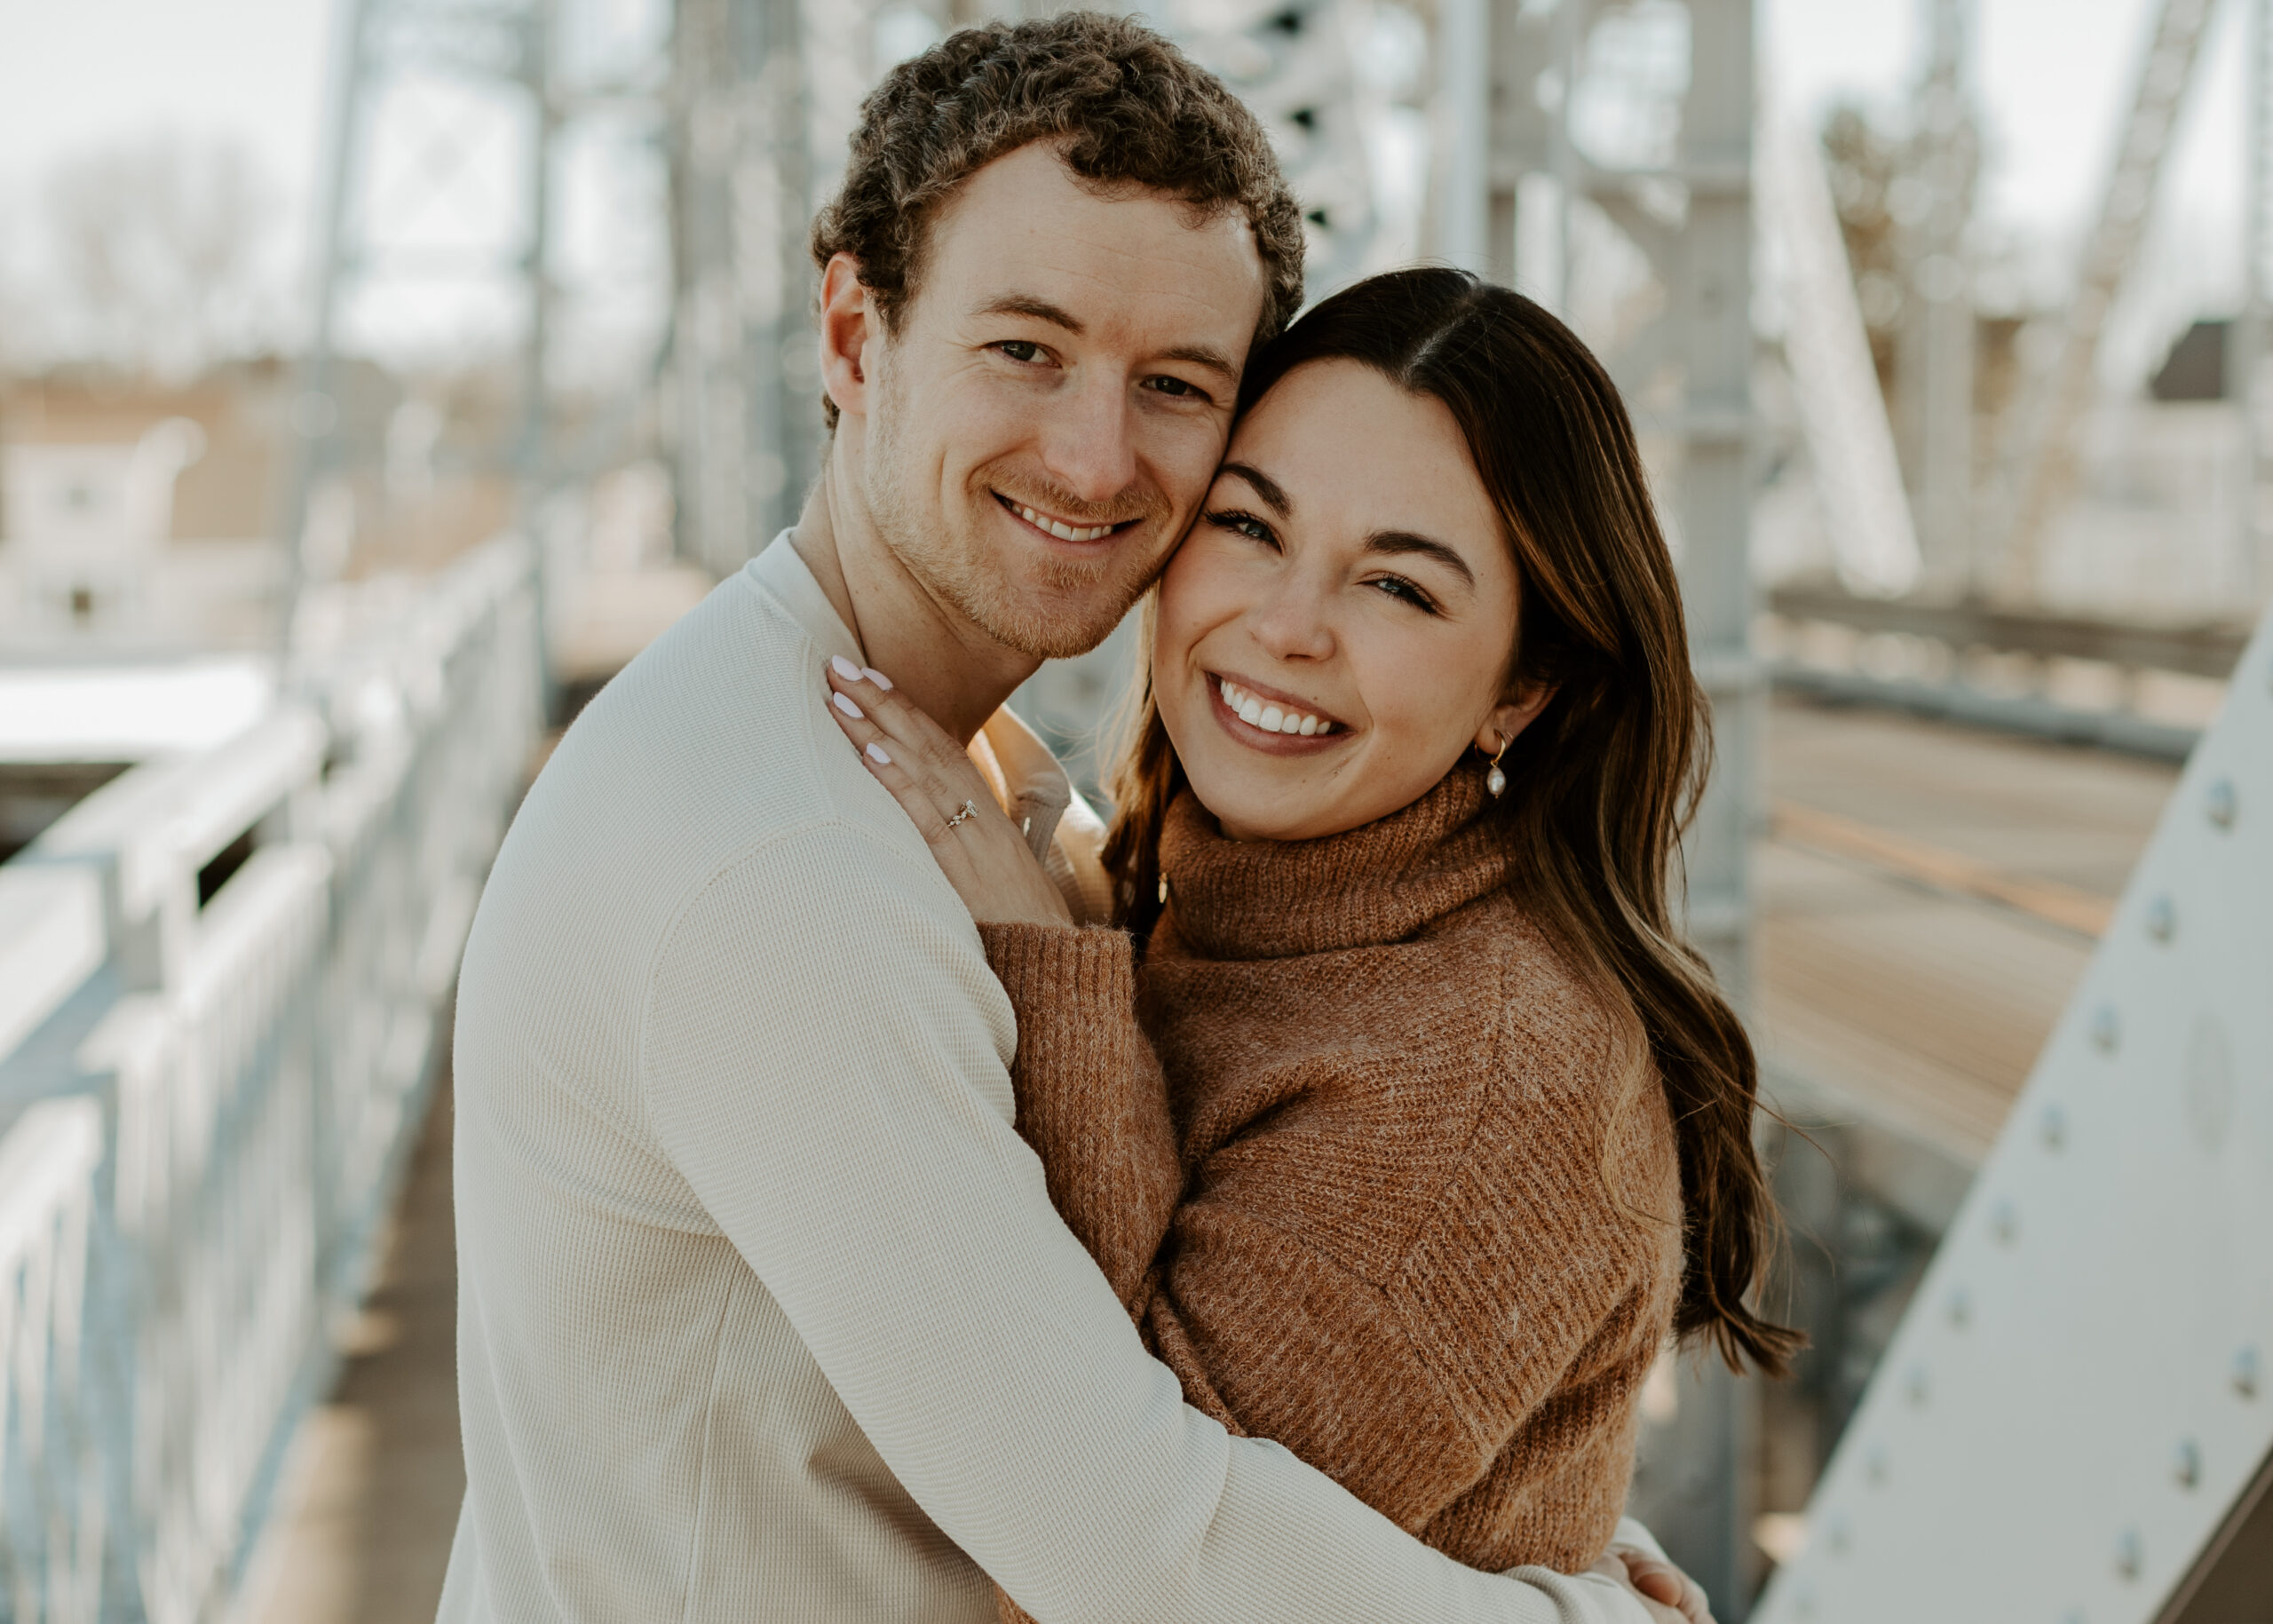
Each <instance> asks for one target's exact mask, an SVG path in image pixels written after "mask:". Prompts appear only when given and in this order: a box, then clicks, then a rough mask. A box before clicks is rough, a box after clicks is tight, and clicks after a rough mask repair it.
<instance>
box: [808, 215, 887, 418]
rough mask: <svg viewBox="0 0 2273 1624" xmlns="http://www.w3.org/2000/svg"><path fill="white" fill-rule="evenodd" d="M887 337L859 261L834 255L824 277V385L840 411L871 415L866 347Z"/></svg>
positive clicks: (821, 342)
mask: <svg viewBox="0 0 2273 1624" xmlns="http://www.w3.org/2000/svg"><path fill="white" fill-rule="evenodd" d="M882 336H883V323H882V321H881V320H880V318H879V317H878V315H877V313H876V307H875V302H874V300H873V299H872V298H871V297H869V293H868V289H867V287H866V285H864V284H863V283H862V282H861V281H860V262H859V260H857V259H855V258H853V257H852V256H851V255H850V254H832V255H831V256H830V257H829V261H828V268H827V269H825V270H823V271H822V272H821V276H820V381H821V384H822V386H823V387H824V388H826V389H827V390H828V398H829V399H830V400H834V401H835V402H836V409H837V410H838V411H840V412H847V413H850V414H851V416H855V417H865V416H867V413H868V354H867V351H868V345H869V342H870V341H871V340H872V339H875V338H878V337H882Z"/></svg>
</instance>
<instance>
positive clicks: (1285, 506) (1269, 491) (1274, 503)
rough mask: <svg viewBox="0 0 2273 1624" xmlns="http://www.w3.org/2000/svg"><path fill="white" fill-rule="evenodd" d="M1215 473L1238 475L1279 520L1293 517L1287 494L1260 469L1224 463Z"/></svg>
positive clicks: (1290, 502) (1244, 464)
mask: <svg viewBox="0 0 2273 1624" xmlns="http://www.w3.org/2000/svg"><path fill="white" fill-rule="evenodd" d="M1216 472H1217V473H1234V474H1237V475H1239V478H1240V479H1245V480H1246V481H1247V483H1248V484H1249V485H1251V486H1253V487H1255V495H1258V496H1260V497H1262V498H1263V501H1264V502H1266V503H1269V504H1270V506H1271V511H1274V512H1276V513H1277V514H1278V515H1279V518H1281V519H1289V518H1292V517H1293V516H1294V511H1295V504H1294V503H1293V502H1292V501H1291V500H1289V499H1288V497H1287V493H1286V492H1285V491H1284V490H1282V489H1281V488H1279V481H1278V480H1276V479H1272V478H1271V476H1270V475H1269V474H1267V473H1265V472H1263V470H1261V469H1260V468H1255V467H1251V466H1249V465H1248V464H1247V463H1224V465H1223V466H1222V467H1220V468H1218V469H1217V470H1216Z"/></svg>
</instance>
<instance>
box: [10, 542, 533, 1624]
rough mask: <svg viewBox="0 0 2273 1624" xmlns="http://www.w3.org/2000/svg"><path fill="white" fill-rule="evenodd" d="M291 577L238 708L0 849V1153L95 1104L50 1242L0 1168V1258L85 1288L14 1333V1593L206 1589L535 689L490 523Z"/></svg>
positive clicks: (364, 1272) (269, 1452)
mask: <svg viewBox="0 0 2273 1624" xmlns="http://www.w3.org/2000/svg"><path fill="white" fill-rule="evenodd" d="M318 609H319V611H321V613H320V614H319V616H318V618H319V619H324V618H327V617H328V621H329V624H328V627H326V628H325V629H323V630H321V633H320V635H321V639H322V640H321V648H320V649H319V650H317V651H316V652H305V649H304V652H303V653H302V654H301V655H300V656H299V657H298V658H297V663H296V664H295V666H294V668H293V669H291V670H290V671H289V673H288V676H287V681H286V685H285V686H286V692H287V701H286V702H285V703H284V704H282V705H281V706H280V708H279V709H277V710H276V711H275V712H273V714H272V715H271V716H270V717H268V718H267V719H266V720H265V721H264V722H263V723H262V724H261V725H258V726H257V727H256V728H254V729H252V730H250V731H249V733H246V734H244V735H242V736H241V737H240V738H238V739H237V740H235V741H232V742H231V743H229V744H228V745H226V746H224V747H222V748H220V749H216V750H213V751H210V752H208V753H206V754H204V755H202V756H197V757H190V758H186V759H181V760H175V761H168V762H162V763H152V764H146V765H144V766H141V767H138V768H136V769H134V770H133V771H131V772H127V773H124V774H123V775H121V776H120V777H119V778H118V779H116V780H114V781H113V782H111V783H110V784H108V785H107V786H105V787H104V788H102V789H100V790H99V791H97V792H96V793H95V794H94V795H93V796H89V797H88V799H87V800H85V801H84V802H83V803H81V804H79V805H78V806H77V807H75V808H74V809H73V810H72V811H71V812H68V813H67V814H66V815H65V817H64V818H63V819H62V820H59V822H58V823H57V824H56V825H55V826H54V827H53V828H51V829H49V830H48V831H47V833H46V834H45V835H44V836H42V837H41V838H40V839H39V840H38V841H37V842H36V843H35V844H34V845H33V846H32V847H31V848H30V849H29V850H28V851H27V852H24V853H23V854H21V855H20V857H19V858H18V859H17V860H15V861H13V862H12V863H9V864H7V865H4V866H0V970H6V969H11V968H20V969H21V970H23V971H24V974H23V975H22V976H20V977H10V978H7V988H6V990H5V991H0V1168H15V1167H20V1166H26V1165H36V1166H37V1167H38V1168H40V1169H41V1179H42V1181H43V1182H41V1183H40V1184H39V1188H40V1189H42V1190H47V1189H49V1188H50V1186H51V1184H53V1183H54V1180H55V1178H57V1177H59V1176H58V1175H52V1174H51V1173H50V1172H49V1171H48V1168H50V1165H51V1163H55V1162H57V1160H58V1159H57V1157H56V1155H55V1154H54V1153H52V1152H51V1150H50V1149H44V1148H43V1147H44V1146H47V1145H50V1143H51V1141H53V1140H54V1137H55V1136H56V1135H57V1134H58V1133H59V1132H61V1131H62V1130H61V1129H58V1128H56V1127H54V1126H53V1125H52V1124H53V1123H54V1122H56V1121H59V1120H61V1119H60V1118H59V1117H58V1116H57V1115H56V1114H55V1113H57V1112H59V1111H67V1113H70V1120H71V1121H77V1122H82V1123H84V1124H89V1125H90V1127H89V1128H82V1129H74V1130H73V1131H75V1132H78V1133H80V1134H81V1135H82V1136H84V1134H85V1133H87V1132H88V1131H90V1130H91V1131H92V1132H93V1133H94V1135H95V1141H94V1154H93V1156H92V1158H91V1161H90V1163H89V1167H88V1168H87V1169H86V1172H85V1174H84V1175H83V1176H81V1178H80V1183H79V1184H78V1185H76V1186H74V1187H75V1188H81V1189H83V1190H84V1191H85V1192H88V1193H87V1194H86V1198H85V1199H86V1202H87V1203H88V1205H87V1206H86V1208H85V1209H86V1210H88V1211H90V1212H91V1215H92V1218H91V1229H90V1228H88V1227H87V1226H85V1225H83V1226H82V1229H81V1230H80V1231H79V1233H83V1234H86V1235H87V1236H88V1237H89V1238H88V1239H87V1240H85V1241H84V1242H83V1243H79V1244H77V1245H76V1247H75V1249H74V1248H73V1247H69V1246H65V1245H63V1244H61V1242H58V1243H56V1244H52V1245H47V1246H45V1247H44V1249H39V1250H37V1252H36V1258H37V1259H39V1260H45V1261H36V1264H35V1263H25V1264H21V1265H20V1267H19V1265H17V1264H14V1263H12V1262H11V1261H10V1260H11V1259H12V1256H14V1255H13V1254H12V1252H10V1251H9V1249H8V1248H9V1247H10V1246H11V1245H12V1244H16V1243H15V1242H14V1240H13V1239H12V1238H13V1237H15V1236H16V1235H17V1233H18V1232H19V1230H22V1231H23V1232H25V1233H27V1234H29V1233H31V1232H32V1231H31V1230H30V1229H27V1228H25V1226H26V1225H30V1224H32V1223H33V1220H31V1219H29V1218H25V1219H22V1220H20V1221H18V1220H17V1219H16V1218H15V1216H14V1215H15V1214H16V1211H17V1208H18V1206H19V1205H20V1204H21V1202H22V1200H25V1199H28V1198H22V1197H20V1195H19V1193H18V1192H17V1191H16V1190H15V1189H14V1187H13V1186H12V1184H0V1280H9V1281H15V1282H17V1285H16V1286H15V1287H11V1289H18V1288H20V1287H21V1283H22V1282H23V1281H26V1280H30V1279H32V1278H33V1276H32V1271H33V1270H34V1268H35V1266H36V1268H37V1269H38V1270H39V1271H43V1272H41V1273H39V1275H38V1282H39V1285H40V1289H41V1290H42V1291H44V1292H47V1293H49V1294H50V1295H51V1297H52V1299H53V1301H55V1302H56V1303H71V1304H77V1303H84V1304H85V1312H84V1315H83V1322H84V1327H85V1329H84V1334H83V1335H77V1334H76V1327H77V1326H78V1325H79V1323H80V1319H79V1318H76V1317H74V1318H71V1319H69V1322H68V1323H69V1327H70V1328H72V1329H73V1330H74V1332H75V1335H73V1337H72V1338H71V1339H70V1340H69V1341H68V1343H66V1342H65V1341H63V1340H61V1339H59V1337H58V1336H56V1335H48V1339H47V1341H46V1342H45V1343H42V1344H41V1350H42V1351H37V1352H36V1357H35V1352H34V1351H31V1349H30V1344H29V1343H25V1344H23V1347H24V1349H25V1350H26V1351H22V1352H21V1353H20V1355H14V1356H11V1357H12V1363H11V1366H10V1368H11V1370H12V1371H36V1373H38V1374H36V1376H33V1377H27V1378H25V1381H26V1383H27V1386H28V1389H36V1391H37V1394H38V1396H39V1403H40V1404H41V1405H43V1406H45V1408H44V1414H45V1416H46V1423H45V1425H44V1430H37V1429H35V1430H26V1429H25V1428H24V1427H22V1426H21V1425H18V1424H14V1423H11V1422H4V1421H0V1618H12V1619H13V1620H16V1624H35V1621H44V1620H76V1619H81V1618H85V1619H94V1618H98V1617H99V1618H101V1619H104V1620H149V1621H150V1624H196V1621H197V1620H203V1619H207V1618H210V1617H212V1616H214V1614H215V1613H216V1612H218V1610H219V1609H220V1608H222V1607H223V1606H224V1605H225V1604H226V1599H227V1597H228V1596H229V1593H230V1591H231V1588H232V1586H233V1582H234V1578H235V1576H236V1575H237V1573H238V1572H239V1570H240V1568H241V1567H242V1563H243V1561H244V1558H245V1557H246V1555H247V1553H248V1551H249V1548H250V1546H251V1543H252V1541H253V1539H254V1538H255V1536H256V1535H257V1533H258V1530H259V1527H260V1525H261V1522H262V1520H263V1517H265V1511H266V1509H267V1504H268V1501H269V1498H270V1495H271V1492H272V1489H273V1482H274V1478H275V1475H276V1472H277V1470H278V1466H279V1463H280V1462H281V1455H282V1452H283V1448H284V1446H285V1444H286V1442H287V1441H288V1440H289V1437H290V1434H291V1430H292V1428H293V1425H294V1423H295V1422H297V1419H298V1416H299V1414H300V1413H301V1412H302V1410H303V1409H305V1406H307V1405H308V1404H309V1403H310V1402H312V1401H313V1398H315V1397H316V1396H317V1395H318V1394H320V1393H321V1391H322V1390H323V1388H324V1386H325V1385H326V1384H327V1382H328V1380H329V1374H330V1370H331V1367H332V1363H333V1356H332V1353H331V1337H330V1332H331V1330H332V1328H333V1327H334V1326H335V1325H336V1324H337V1321H338V1320H339V1319H341V1318H342V1317H343V1316H345V1314H346V1313H348V1312H350V1311H352V1308H353V1306H354V1304H355V1303H356V1300H357V1299H358V1297H359V1296H360V1295H361V1292H362V1289H363V1287H365V1285H366V1284H367V1283H368V1274H369V1271H370V1268H371V1266H372V1263H373V1257H374V1245H373V1243H374V1240H375V1239H376V1234H377V1232H378V1227H379V1224H380V1221H381V1219H382V1218H383V1216H384V1211H385V1208H386V1203H387V1198H388V1196H389V1194H390V1192H391V1190H392V1185H393V1183H394V1179H395V1176H396V1174H397V1172H398V1170H399V1168H400V1162H401V1161H402V1157H403V1154H404V1152H405V1149H406V1146H407V1144H408V1139H409V1137H410V1135H411V1132H412V1129H413V1128H414V1126H415V1125H416V1122H417V1121H418V1120H419V1117H420V1115H421V1111H422V1107H423V1105H424V1089H425V1087H426V1083H427V1081H428V1078H429V1073H430V1064H431V1059H432V1054H433V1051H434V1046H435V1038H436V1034H437V1033H438V1031H439V1028H440V1021H441V1019H442V1018H444V1015H445V1002H446V1000H447V994H448V990H449V987H450V985H451V983H452V980H453V978H454V977H455V969H456V962H457V955H458V951H459V948H460V947H461V946H462V944H463V939H464V934H465V931H466V927H467V925H468V924H469V923H471V917H472V911H473V904H474V900H475V899H476V897H477V896H478V895H479V887H480V883H481V879H482V875H483V874H484V872H485V870H486V867H487V862H488V859H489V856H490V854H491V853H492V852H494V851H495V847H496V844H497V841H498V838H499V836H501V834H502V832H503V825H504V820H505V819H506V818H507V816H508V815H510V812H511V808H512V805H513V802H514V799H515V797H516V796H517V794H518V791H519V784H520V779H521V774H522V773H523V772H524V771H525V768H526V764H527V759H528V756H529V751H530V748H531V746H532V745H533V743H534V741H535V733H536V730H537V727H538V725H539V724H540V719H541V692H542V669H541V663H540V662H541V658H542V655H541V648H540V640H539V637H538V624H537V583H536V578H535V558H534V554H533V551H532V550H531V549H529V548H528V547H527V545H526V544H525V543H522V542H520V541H519V540H517V539H513V538H505V539H501V540H499V541H497V542H495V543H490V544H489V545H488V546H487V547H485V548H483V549H481V550H479V551H477V552H475V553H474V554H471V555H470V556H469V557H468V558H465V559H463V560H462V561H461V562H460V563H459V564H458V565H457V566H455V567H454V568H453V569H452V570H450V571H449V572H447V574H444V575H442V576H440V577H438V578H436V579H434V580H433V581H432V582H425V583H421V584H420V585H418V586H417V587H416V589H415V590H412V589H408V588H406V587H405V586H404V585H403V584H402V583H385V584H383V585H378V586H374V587H372V588H369V589H367V590H360V591H354V590H350V591H345V592H342V593H340V594H338V595H337V597H336V598H334V599H333V600H331V601H330V602H329V604H328V605H319V606H318ZM12 1119H13V1121H12ZM11 1123H12V1125H11ZM35 1136H36V1137H35ZM55 1199H56V1200H64V1201H65V1205H64V1207H62V1208H58V1209H57V1210H58V1211H63V1210H66V1209H67V1205H68V1203H67V1200H65V1198H63V1197H60V1196H59V1197H56V1198H55ZM43 1210H44V1209H43ZM64 1224H65V1220H64V1219H63V1218H61V1217H57V1218H54V1219H53V1220H52V1221H51V1224H50V1228H51V1230H52V1232H54V1233H55V1234H56V1235H59V1236H61V1237H62V1239H63V1240H69V1239H70V1235H69V1233H68V1232H67V1231H66V1228H65V1227H62V1226H64ZM11 1226H13V1227H11ZM23 1244H24V1245H26V1246H28V1245H29V1243H28V1242H26V1243H23ZM25 1256H27V1257H32V1256H34V1254H33V1252H32V1251H29V1250H28V1251H26V1253H25ZM11 1269H17V1270H18V1272H17V1273H16V1274H11V1273H9V1272H7V1271H9V1270H11ZM12 1300H13V1299H12V1298H4V1297H0V1301H12ZM7 1313H8V1311H7V1310H6V1309H5V1308H4V1307H0V1329H4V1328H5V1327H7V1326H9V1325H10V1324H11V1323H12V1321H10V1320H9V1319H6V1318H5V1316H6V1314H7ZM75 1313H76V1311H75ZM43 1323H51V1324H52V1325H53V1326H55V1327H64V1326H65V1325H66V1319H65V1318H64V1317H62V1316H61V1315H60V1314H59V1313H51V1314H49V1315H48V1319H47V1320H46V1321H44V1322H43ZM0 1345H9V1346H13V1344H9V1343H0ZM10 1379H11V1380H13V1379H15V1378H14V1377H11V1378H10ZM0 1390H5V1391H10V1392H12V1394H13V1395H14V1399H13V1401H14V1402H16V1403H17V1405H18V1406H19V1408H21V1407H22V1406H23V1405H24V1404H25V1403H26V1402H28V1401H27V1400H25V1399H24V1398H22V1394H21V1393H20V1392H18V1391H16V1390H13V1389H0ZM0 1414H4V1412H0ZM58 1437H65V1438H72V1439H75V1440H81V1441H83V1446H84V1449H85V1451H88V1452H91V1453H90V1454H87V1456H86V1459H85V1460H84V1461H83V1460H81V1458H80V1457H79V1456H78V1455H75V1454H69V1453H68V1452H66V1453H65V1454H59V1453H58V1451H57V1449H56V1448H55V1447H54V1446H53V1440H54V1439H55V1438H58ZM89 1462H91V1464H90V1463H89ZM90 1485H96V1487H99V1493H97V1492H96V1488H95V1487H91V1486H90ZM35 1525H36V1527H35ZM35 1533H37V1535H38V1537H37V1538H34V1537H33V1536H34V1534H35ZM90 1552H92V1553H93V1555H92V1556H90V1555H89V1553H90ZM91 1574H93V1575H95V1576H96V1577H95V1578H91V1577H90V1575H91ZM98 1581H99V1582H98ZM98 1595H99V1607H96V1606H95V1605H94V1604H93V1598H94V1597H95V1596H98ZM11 1610H12V1611H11Z"/></svg>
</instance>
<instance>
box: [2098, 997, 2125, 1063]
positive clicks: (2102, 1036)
mask: <svg viewBox="0 0 2273 1624" xmlns="http://www.w3.org/2000/svg"><path fill="white" fill-rule="evenodd" d="M2122 1041H2123V1018H2122V1017H2121V1016H2120V1015H2118V1014H2117V1013H2116V1012H2115V1006H2114V1005H2113V1004H2111V1003H2103V1004H2102V1005H2100V1006H2099V1008H2097V1009H2096V1010H2093V1011H2092V1047H2093V1048H2094V1049H2096V1050H2099V1051H2100V1053H2102V1054H2103V1055H2111V1054H2113V1053H2114V1052H2115V1046H2116V1045H2117V1044H2118V1043H2120V1042H2122Z"/></svg>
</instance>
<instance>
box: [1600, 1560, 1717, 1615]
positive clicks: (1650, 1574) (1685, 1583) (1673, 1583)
mask: <svg viewBox="0 0 2273 1624" xmlns="http://www.w3.org/2000/svg"><path fill="white" fill-rule="evenodd" d="M1604 1561H1606V1562H1608V1561H1615V1562H1616V1563H1618V1564H1619V1565H1620V1566H1621V1567H1622V1568H1624V1570H1625V1575H1626V1582H1627V1583H1628V1584H1629V1585H1631V1586H1633V1587H1634V1588H1635V1589H1636V1590H1638V1591H1640V1592H1641V1593H1642V1597H1643V1600H1644V1601H1647V1602H1651V1603H1652V1604H1656V1605H1659V1606H1663V1607H1669V1608H1671V1609H1673V1610H1674V1611H1675V1612H1678V1613H1679V1614H1680V1615H1681V1617H1682V1618H1683V1620H1686V1624H1713V1609H1712V1605H1711V1604H1710V1603H1709V1602H1707V1600H1706V1597H1705V1592H1704V1589H1703V1588H1701V1587H1700V1586H1699V1584H1698V1582H1697V1581H1696V1580H1693V1579H1691V1577H1690V1576H1689V1575H1688V1574H1686V1573H1683V1572H1682V1571H1681V1570H1680V1569H1679V1568H1677V1567H1675V1566H1674V1565H1673V1564H1672V1563H1670V1562H1667V1561H1664V1560H1663V1559H1661V1558H1659V1557H1653V1556H1651V1554H1650V1553H1649V1552H1648V1551H1645V1550H1643V1549H1642V1548H1641V1547H1640V1546H1638V1545H1613V1546H1612V1547H1611V1548H1610V1555H1609V1556H1607V1557H1604Z"/></svg>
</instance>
